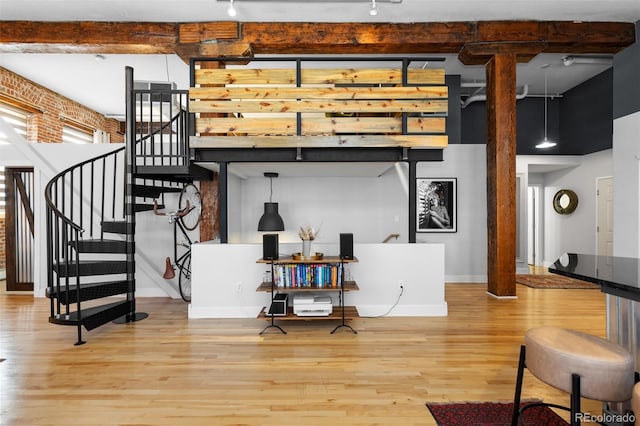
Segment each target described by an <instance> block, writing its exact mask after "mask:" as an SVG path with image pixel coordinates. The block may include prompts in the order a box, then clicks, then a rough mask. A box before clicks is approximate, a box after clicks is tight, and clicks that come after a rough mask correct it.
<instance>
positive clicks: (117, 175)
mask: <svg viewBox="0 0 640 426" xmlns="http://www.w3.org/2000/svg"><path fill="white" fill-rule="evenodd" d="M126 86H127V87H126V94H127V131H126V144H125V146H124V147H122V148H119V149H116V150H114V151H112V152H109V153H106V154H103V155H100V156H97V157H95V158H91V159H88V160H86V161H83V162H81V163H78V164H75V165H73V166H71V167H69V168H67V169H66V170H64V171H62V172H60V173H59V174H57V175H56V176H54V177H53V178H52V179H51V181H50V182H49V183H48V184H47V185H46V188H45V203H46V227H47V296H48V297H49V298H50V299H51V302H50V304H51V306H50V310H51V312H50V318H49V321H50V322H52V323H55V324H63V325H74V326H76V327H77V333H78V340H77V342H76V344H82V343H84V341H83V340H82V326H84V327H85V328H86V329H87V330H91V329H93V328H95V327H98V326H100V325H102V324H105V323H106V322H109V321H113V320H116V322H130V321H135V320H138V319H142V318H144V317H146V314H144V313H140V312H136V306H135V221H136V219H135V213H136V212H137V211H144V210H151V208H152V205H151V204H144V203H142V204H141V203H140V202H139V201H138V200H139V199H140V198H154V199H155V198H157V197H159V196H160V197H163V196H164V193H165V192H173V191H172V189H173V188H172V187H171V185H175V183H173V182H174V181H184V180H185V179H189V176H188V174H185V170H188V169H189V167H190V158H189V148H188V139H189V137H188V136H189V127H190V126H189V121H190V120H189V115H188V113H187V111H186V110H185V109H184V106H185V104H186V102H188V91H186V90H159V91H158V90H155V91H154V90H134V83H133V70H132V69H131V68H127V69H126ZM181 179H182V180H181ZM167 182H169V183H167ZM118 235H119V236H118ZM123 256H124V258H123ZM105 275H109V276H111V277H115V279H110V280H108V281H100V280H101V279H102V278H100V277H101V276H105ZM114 295H126V299H125V300H119V301H117V302H113V303H107V304H105V305H99V306H92V307H90V308H87V307H86V306H83V303H82V302H84V301H87V300H95V299H100V298H104V297H107V296H114ZM84 305H86V304H84ZM73 309H75V310H73Z"/></svg>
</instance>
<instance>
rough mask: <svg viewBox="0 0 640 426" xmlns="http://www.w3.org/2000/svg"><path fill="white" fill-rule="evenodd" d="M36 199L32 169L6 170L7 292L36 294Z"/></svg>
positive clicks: (12, 168) (11, 168)
mask: <svg viewBox="0 0 640 426" xmlns="http://www.w3.org/2000/svg"><path fill="white" fill-rule="evenodd" d="M33 198H34V179H33V168H32V167H28V168H27V167H7V168H5V199H6V211H5V252H6V280H7V288H6V289H7V291H33V227H34V221H33V219H34V218H33Z"/></svg>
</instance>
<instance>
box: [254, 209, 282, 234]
mask: <svg viewBox="0 0 640 426" xmlns="http://www.w3.org/2000/svg"><path fill="white" fill-rule="evenodd" d="M258 231H284V222H283V221H282V218H281V217H280V214H278V203H264V214H263V215H262V217H261V218H260V222H258Z"/></svg>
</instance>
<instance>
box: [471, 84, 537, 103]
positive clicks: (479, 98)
mask: <svg viewBox="0 0 640 426" xmlns="http://www.w3.org/2000/svg"><path fill="white" fill-rule="evenodd" d="M464 84H465V83H463V84H462V86H463V87H464ZM485 86H486V84H485V83H483V84H482V85H478V83H473V86H469V87H485ZM476 92H477V91H476ZM528 94H529V85H528V84H525V85H524V86H522V93H516V100H520V99H524V98H526V97H527V95H528ZM486 100H487V95H486V94H483V95H472V96H469V97H468V98H466V99H465V100H461V101H460V104H461V106H462V108H466V107H467V106H468V105H469V104H470V103H473V102H477V101H486Z"/></svg>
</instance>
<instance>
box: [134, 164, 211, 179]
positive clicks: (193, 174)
mask: <svg viewBox="0 0 640 426" xmlns="http://www.w3.org/2000/svg"><path fill="white" fill-rule="evenodd" d="M136 177H138V178H144V179H156V180H164V181H167V182H191V181H194V180H211V179H213V171H211V170H209V169H205V168H204V167H202V166H198V165H196V164H190V165H188V166H137V167H136Z"/></svg>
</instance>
